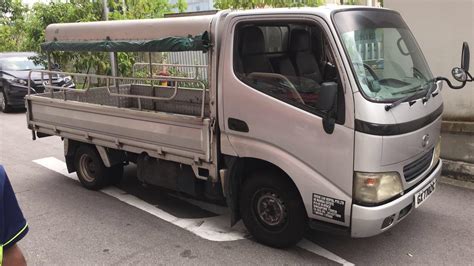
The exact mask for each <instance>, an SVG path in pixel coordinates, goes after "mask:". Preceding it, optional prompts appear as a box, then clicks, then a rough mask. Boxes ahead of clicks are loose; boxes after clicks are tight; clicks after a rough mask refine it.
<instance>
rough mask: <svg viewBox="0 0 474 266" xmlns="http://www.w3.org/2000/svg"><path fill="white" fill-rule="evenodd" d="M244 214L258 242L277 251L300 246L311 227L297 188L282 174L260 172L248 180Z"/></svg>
mask: <svg viewBox="0 0 474 266" xmlns="http://www.w3.org/2000/svg"><path fill="white" fill-rule="evenodd" d="M240 214H241V216H242V220H243V222H244V224H245V226H246V227H247V229H248V230H249V232H250V233H251V234H252V235H253V236H254V238H255V239H256V240H257V241H258V242H260V243H262V244H265V245H268V246H272V247H276V248H286V247H290V246H293V245H295V244H296V243H298V242H299V241H300V240H301V239H302V238H303V235H304V233H305V231H306V227H307V215H306V211H305V208H304V205H303V202H302V201H301V197H300V194H299V192H298V190H297V188H296V187H295V185H294V184H293V183H292V182H291V181H290V180H289V179H288V177H286V176H284V175H282V174H279V173H264V172H256V173H254V174H251V175H250V176H249V177H248V178H247V179H246V181H245V182H244V184H243V185H242V187H241V191H240Z"/></svg>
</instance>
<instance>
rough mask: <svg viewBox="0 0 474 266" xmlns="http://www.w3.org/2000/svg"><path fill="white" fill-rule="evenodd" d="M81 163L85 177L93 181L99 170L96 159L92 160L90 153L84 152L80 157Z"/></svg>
mask: <svg viewBox="0 0 474 266" xmlns="http://www.w3.org/2000/svg"><path fill="white" fill-rule="evenodd" d="M79 165H80V167H81V172H82V173H83V177H84V179H85V180H86V181H88V182H93V181H94V180H95V175H96V172H97V170H96V169H97V167H96V164H95V162H94V160H92V158H91V157H90V156H89V155H87V154H83V155H82V156H81V158H80V163H79Z"/></svg>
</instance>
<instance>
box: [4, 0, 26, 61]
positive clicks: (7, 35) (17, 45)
mask: <svg viewBox="0 0 474 266" xmlns="http://www.w3.org/2000/svg"><path fill="white" fill-rule="evenodd" d="M0 11H1V14H0V52H4V51H20V50H21V45H22V42H23V41H24V37H25V35H24V32H23V30H24V28H25V24H26V22H25V16H26V14H27V11H28V8H27V7H26V6H25V5H23V4H22V3H21V1H20V0H3V1H1V2H0Z"/></svg>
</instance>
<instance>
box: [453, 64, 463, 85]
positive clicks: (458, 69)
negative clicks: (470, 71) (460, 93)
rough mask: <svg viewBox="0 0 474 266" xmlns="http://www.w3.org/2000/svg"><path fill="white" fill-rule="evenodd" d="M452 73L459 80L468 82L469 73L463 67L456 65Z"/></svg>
mask: <svg viewBox="0 0 474 266" xmlns="http://www.w3.org/2000/svg"><path fill="white" fill-rule="evenodd" d="M451 74H452V75H453V78H454V79H455V80H457V81H459V82H466V81H467V73H466V71H465V70H464V69H463V68H462V67H455V68H453V70H451Z"/></svg>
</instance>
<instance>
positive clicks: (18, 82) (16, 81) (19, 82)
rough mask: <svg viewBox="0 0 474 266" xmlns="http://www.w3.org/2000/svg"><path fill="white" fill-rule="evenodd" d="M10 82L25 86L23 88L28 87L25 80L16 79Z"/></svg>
mask: <svg viewBox="0 0 474 266" xmlns="http://www.w3.org/2000/svg"><path fill="white" fill-rule="evenodd" d="M10 82H11V83H16V84H20V85H23V86H28V81H26V80H24V79H19V78H14V79H12V80H11V81H10Z"/></svg>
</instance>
